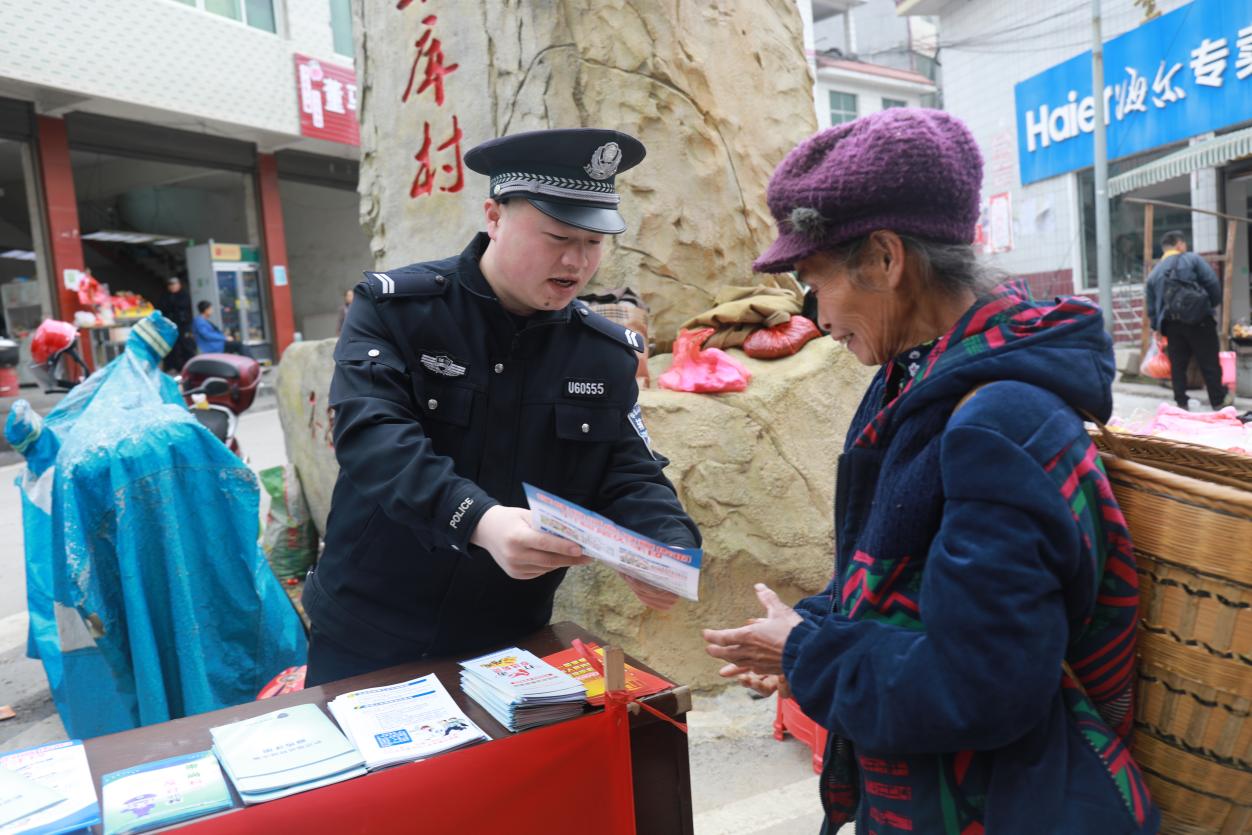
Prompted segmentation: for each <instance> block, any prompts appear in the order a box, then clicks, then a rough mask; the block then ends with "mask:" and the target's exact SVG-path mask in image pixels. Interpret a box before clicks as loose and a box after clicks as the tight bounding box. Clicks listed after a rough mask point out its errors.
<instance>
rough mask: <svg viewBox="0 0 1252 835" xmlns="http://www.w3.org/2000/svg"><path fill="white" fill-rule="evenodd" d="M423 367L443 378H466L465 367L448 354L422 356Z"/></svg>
mask: <svg viewBox="0 0 1252 835" xmlns="http://www.w3.org/2000/svg"><path fill="white" fill-rule="evenodd" d="M422 367H423V368H425V369H426V370H427V371H430V372H431V373H433V374H438V375H440V376H442V377H464V376H465V366H464V365H461V364H460V363H458V362H457V361H456V360H454V359H453V358H452V357H450V356H448V355H447V354H422Z"/></svg>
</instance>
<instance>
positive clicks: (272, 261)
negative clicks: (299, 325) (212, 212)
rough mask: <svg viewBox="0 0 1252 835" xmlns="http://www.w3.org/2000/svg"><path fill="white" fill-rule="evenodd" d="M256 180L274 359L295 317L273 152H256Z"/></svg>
mask: <svg viewBox="0 0 1252 835" xmlns="http://www.w3.org/2000/svg"><path fill="white" fill-rule="evenodd" d="M256 182H257V194H258V195H259V196H260V199H261V234H262V235H263V236H264V246H263V250H264V261H265V275H266V279H267V280H268V281H269V286H270V300H271V304H270V311H271V316H272V317H273V320H272V324H273V334H274V357H275V360H277V359H280V358H281V357H282V355H283V351H285V350H287V346H288V345H290V344H291V342H292V339H293V337H294V336H295V332H296V320H295V314H294V313H293V312H292V308H291V287H290V286H289V285H288V284H287V280H286V273H287V234H286V232H285V231H284V227H283V206H282V203H281V202H280V201H279V198H278V161H277V160H276V159H275V158H274V155H273V154H257V169H256ZM280 276H281V278H279V277H280ZM275 278H279V280H280V281H281V283H275Z"/></svg>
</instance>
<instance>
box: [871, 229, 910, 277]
mask: <svg viewBox="0 0 1252 835" xmlns="http://www.w3.org/2000/svg"><path fill="white" fill-rule="evenodd" d="M870 247H871V250H870V251H871V255H870V260H871V261H872V262H873V263H874V267H875V272H880V271H881V272H880V281H881V284H880V285H879V286H881V287H882V288H883V289H885V290H899V289H900V286H901V285H902V284H903V283H904V265H905V261H906V260H907V258H906V254H907V253H906V252H905V249H904V241H903V240H902V239H901V238H900V236H899V235H897V234H896V233H895V232H892V231H891V230H889V229H879V230H878V231H877V232H874V233H873V234H872V235H870Z"/></svg>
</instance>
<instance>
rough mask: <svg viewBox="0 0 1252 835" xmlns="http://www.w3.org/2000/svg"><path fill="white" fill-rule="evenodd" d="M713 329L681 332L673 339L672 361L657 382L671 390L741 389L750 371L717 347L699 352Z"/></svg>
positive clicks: (747, 379) (746, 381)
mask: <svg viewBox="0 0 1252 835" xmlns="http://www.w3.org/2000/svg"><path fill="white" fill-rule="evenodd" d="M713 331H714V328H699V329H698V330H693V331H680V332H679V334H678V339H677V340H675V341H674V364H673V365H671V366H670V367H669V370H668V371H666V372H665V373H664V374H662V375H661V376H660V377H659V378H658V379H657V385H659V386H660V387H661V388H663V389H670V390H671V391H698V392H704V393H714V392H722V391H743V390H744V389H746V388H747V387H748V381H749V380H751V379H752V374H751V373H749V371H748V369H746V368H744V367H743V366H742V365H741V364H739V363H738V362H736V361H735V360H733V359H731V357H730V356H729V355H728V354H727V353H726V352H725V351H722V350H721V349H719V348H709V349H708V350H707V351H701V350H700V346H701V345H702V344H704V340H706V339H708V338H709V336H711V335H712V334H713Z"/></svg>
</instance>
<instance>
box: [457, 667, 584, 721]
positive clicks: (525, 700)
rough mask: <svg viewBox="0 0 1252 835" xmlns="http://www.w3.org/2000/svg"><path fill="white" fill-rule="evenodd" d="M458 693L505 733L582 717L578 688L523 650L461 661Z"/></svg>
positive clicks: (574, 681) (581, 692) (576, 683)
mask: <svg viewBox="0 0 1252 835" xmlns="http://www.w3.org/2000/svg"><path fill="white" fill-rule="evenodd" d="M461 667H462V670H461V689H462V690H464V691H465V692H466V693H467V694H468V695H469V696H470V697H471V698H472V699H473V700H474V701H476V702H478V703H479V704H480V705H482V706H483V707H484V708H486V709H487V712H488V713H490V714H491V715H492V716H493V717H495V719H496V721H497V722H499V723H500V724H501V725H504V726H505V727H506V728H508V729H509V730H510V731H524V730H526V729H527V728H535V727H538V726H540V725H547V724H549V723H551V722H559V721H561V720H562V719H569V718H570V717H573V716H577V715H578V714H580V713H582V711H583V707H584V706H585V705H586V704H587V694H586V691H585V690H584V689H583V686H582V684H581V683H580V682H579V681H578V680H577V679H575V678H574V677H573V676H570V675H568V674H566V673H563V672H561V671H560V670H558V669H557V668H556V667H553V666H552V665H551V664H548V663H547V662H545V661H543V660H542V659H540V658H538V657H537V656H535V655H533V654H532V653H529V652H527V651H526V650H524V649H518V648H517V647H513V648H511V649H506V650H501V651H500V652H493V653H491V654H490V655H484V656H482V657H480V658H474V659H471V660H469V661H462V662H461Z"/></svg>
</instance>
